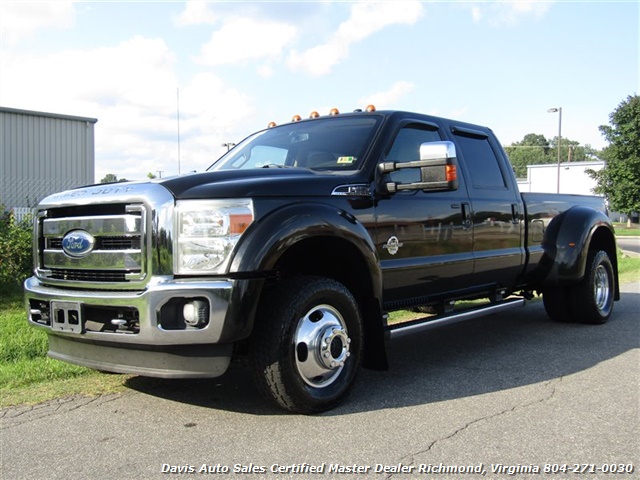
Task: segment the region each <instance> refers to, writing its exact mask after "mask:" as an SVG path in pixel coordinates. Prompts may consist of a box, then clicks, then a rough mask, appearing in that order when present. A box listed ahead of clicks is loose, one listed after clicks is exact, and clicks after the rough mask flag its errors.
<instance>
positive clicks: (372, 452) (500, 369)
mask: <svg viewBox="0 0 640 480" xmlns="http://www.w3.org/2000/svg"><path fill="white" fill-rule="evenodd" d="M638 311H640V284H638V283H633V284H628V285H624V286H623V297H622V300H621V301H620V302H617V304H616V305H615V311H614V315H613V317H612V319H611V320H610V321H609V323H607V324H605V325H600V326H588V325H578V324H558V323H553V322H551V321H550V320H548V319H547V317H546V315H545V313H544V309H543V307H542V302H541V301H534V302H530V303H529V304H528V305H527V306H526V307H524V308H522V309H518V310H515V311H510V312H505V313H502V314H497V315H493V316H491V317H487V318H483V319H477V320H472V321H470V322H467V323H463V324H457V325H452V326H449V327H444V328H442V329H440V330H435V331H430V332H425V333H424V334H421V335H414V336H410V337H405V338H401V339H399V340H395V341H394V342H393V343H391V344H390V345H389V360H390V363H391V368H390V369H389V370H388V371H385V372H375V371H368V370H362V371H361V372H360V375H359V377H358V382H357V384H356V386H355V388H354V390H353V392H352V394H351V396H350V397H349V399H348V401H347V402H346V403H345V404H344V405H342V406H341V407H339V408H337V409H335V410H332V411H330V412H327V413H324V414H321V415H316V416H301V415H290V414H286V413H282V412H280V411H279V410H277V409H275V408H272V407H271V406H269V405H267V404H266V403H264V401H263V400H262V399H261V398H260V397H259V396H258V394H257V392H256V390H255V388H254V387H253V385H252V383H251V377H250V374H249V372H248V370H247V368H246V367H245V366H244V365H242V364H235V365H233V367H232V369H231V371H230V372H229V373H228V374H226V375H225V376H224V377H222V378H220V379H213V380H207V381H203V380H199V381H175V380H173V381H168V380H166V381H164V380H157V379H147V378H141V377H135V378H133V379H131V380H130V381H129V382H128V389H127V390H126V391H125V392H124V393H121V394H115V395H105V396H100V397H93V398H86V397H71V398H63V399H60V400H57V401H53V402H48V403H45V404H41V405H37V406H34V407H11V408H6V409H3V410H1V411H0V447H1V451H0V454H1V459H0V460H1V469H0V478H2V479H11V480H18V479H29V480H34V479H76V478H77V479H80V478H81V479H105V478H108V479H163V478H171V479H174V478H175V479H178V478H179V479H183V478H190V479H193V478H196V479H234V480H235V479H255V480H259V479H276V478H279V479H310V478H311V479H318V480H321V479H330V478H336V479H369V478H372V479H414V478H420V479H454V478H455V479H464V480H466V479H481V478H482V479H492V478H496V479H498V478H499V479H512V478H515V479H548V478H557V479H560V478H581V479H582V478H586V479H601V478H607V479H623V478H624V479H626V478H637V477H639V476H640V474H639V470H640V446H639V445H640V443H639V442H638V439H640V400H639V399H640V348H639V347H640V328H639V318H638ZM614 471H615V473H612V472H614Z"/></svg>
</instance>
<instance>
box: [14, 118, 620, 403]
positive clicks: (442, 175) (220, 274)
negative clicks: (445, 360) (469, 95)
mask: <svg viewBox="0 0 640 480" xmlns="http://www.w3.org/2000/svg"><path fill="white" fill-rule="evenodd" d="M34 228H35V245H34V256H35V270H34V276H33V277H31V278H29V279H28V280H27V281H26V282H25V292H26V307H27V310H28V315H29V322H30V323H31V324H32V325H33V326H34V327H38V328H41V329H44V330H45V331H46V332H47V333H48V334H49V348H50V350H49V355H50V356H51V357H53V358H57V359H60V360H64V361H68V362H72V363H76V364H80V365H85V366H88V367H92V368H95V369H99V370H103V371H110V372H120V373H133V374H139V375H143V376H157V377H164V378H197V377H216V376H220V375H222V374H223V373H224V372H225V371H226V370H227V368H228V366H229V363H230V360H231V358H232V357H234V356H244V357H248V358H249V359H250V363H251V365H252V368H253V370H254V372H255V378H256V382H257V385H258V386H259V388H260V389H261V390H262V391H263V392H264V393H265V394H266V395H267V397H268V398H270V399H271V400H273V401H275V402H276V404H278V405H279V406H281V407H283V408H284V409H287V410H290V411H294V412H302V413H313V412H319V411H323V410H327V409H329V408H332V407H334V406H335V405H337V404H338V403H339V402H340V401H342V400H343V399H344V397H345V396H346V395H347V393H348V391H349V389H350V387H351V385H352V384H353V382H354V379H355V377H356V373H357V371H358V370H359V368H360V367H361V365H363V366H364V367H368V368H378V369H383V368H386V366H387V359H386V354H385V342H386V341H388V340H390V339H393V338H394V337H396V336H399V335H409V334H411V335H414V334H417V333H418V332H421V331H423V330H426V329H429V328H433V327H435V326H439V325H443V324H447V323H451V322H457V321H461V320H467V319H472V318H476V317H479V316H481V315H487V314H491V313H494V312H498V311H502V310H505V309H511V308H515V307H520V306H522V305H524V303H525V302H526V300H529V299H531V298H532V297H533V296H534V295H536V294H542V297H543V302H544V306H545V309H546V311H547V313H548V314H549V316H550V317H551V318H552V319H553V320H555V321H560V322H585V323H592V324H598V323H604V322H606V321H607V320H608V319H609V317H610V315H611V312H612V309H613V304H614V301H615V300H618V299H619V289H618V282H617V277H618V274H617V263H616V243H615V238H614V234H613V228H612V226H611V223H610V222H609V220H608V218H607V215H606V212H605V206H604V204H603V201H602V199H598V198H595V197H588V196H570V195H551V194H521V193H520V192H519V191H518V187H517V184H516V179H515V177H514V173H513V169H512V168H511V166H510V164H509V161H508V158H507V156H506V154H505V152H504V151H503V149H502V148H501V146H500V143H499V142H498V140H497V139H496V137H495V136H494V134H493V132H492V131H491V130H490V129H488V128H486V127H482V126H478V125H471V124H468V123H462V122H458V121H455V120H448V119H444V118H437V117H432V116H426V115H421V114H417V113H409V112H400V111H375V109H374V108H367V109H366V110H365V111H360V110H358V111H355V112H351V113H347V114H339V113H337V112H332V114H331V115H328V116H319V115H317V114H315V113H314V114H313V115H312V116H311V117H310V118H308V119H304V120H301V119H299V118H295V119H294V121H292V122H290V123H287V124H283V125H280V126H275V125H270V127H269V128H267V129H265V130H263V131H259V132H257V133H255V134H253V135H251V136H249V137H248V138H246V139H245V140H244V141H242V142H241V143H240V144H238V145H237V146H235V147H234V148H233V149H232V150H231V151H229V152H228V153H227V154H225V155H224V156H223V157H221V158H220V159H219V160H218V161H216V162H215V163H214V164H213V165H212V166H211V167H210V168H209V169H208V171H207V172H203V173H192V174H188V175H182V176H177V177H173V178H167V179H156V180H152V181H146V182H131V183H117V184H108V185H95V186H89V187H83V188H79V189H75V190H70V191H66V192H62V193H58V194H55V195H51V196H49V197H48V198H46V199H44V200H43V201H42V202H41V203H40V205H39V206H38V209H37V214H36V217H35V227H34ZM482 299H484V301H482ZM461 300H465V301H464V302H460V301H461ZM468 300H473V301H468ZM456 302H458V303H456ZM459 305H466V308H462V309H461V308H459ZM397 310H414V311H420V312H424V314H423V315H421V316H419V317H420V318H417V319H414V320H411V321H409V322H405V323H394V322H389V313H390V312H393V311H397Z"/></svg>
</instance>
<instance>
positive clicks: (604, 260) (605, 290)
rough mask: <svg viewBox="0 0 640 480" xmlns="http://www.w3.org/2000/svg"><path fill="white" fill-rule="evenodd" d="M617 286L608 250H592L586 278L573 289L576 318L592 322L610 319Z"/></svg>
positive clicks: (572, 300)
mask: <svg viewBox="0 0 640 480" xmlns="http://www.w3.org/2000/svg"><path fill="white" fill-rule="evenodd" d="M615 287H616V285H615V275H614V272H613V266H612V265H611V260H610V259H609V255H608V254H607V252H605V251H603V250H599V251H594V252H590V253H589V257H588V258H587V268H586V271H585V274H584V278H583V279H582V281H581V282H580V283H579V284H578V285H576V286H574V287H573V288H572V289H571V307H572V310H573V312H574V315H575V317H576V319H577V320H578V321H579V322H582V323H591V324H599V323H605V322H606V321H607V320H609V317H610V316H611V312H612V311H613V301H614V296H615Z"/></svg>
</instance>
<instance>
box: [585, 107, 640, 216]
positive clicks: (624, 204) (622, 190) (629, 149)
mask: <svg viewBox="0 0 640 480" xmlns="http://www.w3.org/2000/svg"><path fill="white" fill-rule="evenodd" d="M599 128H600V132H601V133H602V134H603V135H604V137H605V139H606V140H607V141H608V142H609V146H608V147H606V148H605V149H604V151H603V153H602V156H603V158H604V160H605V161H606V165H605V168H604V169H602V170H600V171H598V172H594V171H590V172H589V174H590V175H591V177H592V178H595V180H596V182H597V184H598V185H597V187H596V188H595V190H594V192H595V193H599V194H603V195H605V197H607V199H608V200H609V205H610V207H611V209H612V210H613V211H617V212H621V213H625V214H627V215H630V214H633V213H635V212H639V211H640V97H639V96H638V95H634V96H631V95H630V96H628V97H627V99H626V100H624V101H623V102H621V103H620V104H619V105H618V107H617V108H616V109H615V110H614V111H613V112H612V113H611V114H610V115H609V125H601V126H600V127H599Z"/></svg>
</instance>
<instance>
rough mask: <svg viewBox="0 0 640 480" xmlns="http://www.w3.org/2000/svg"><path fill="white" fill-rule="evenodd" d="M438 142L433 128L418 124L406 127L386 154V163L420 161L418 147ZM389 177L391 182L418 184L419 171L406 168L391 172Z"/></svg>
mask: <svg viewBox="0 0 640 480" xmlns="http://www.w3.org/2000/svg"><path fill="white" fill-rule="evenodd" d="M440 140H441V138H440V135H439V134H438V131H437V130H434V129H433V128H429V127H428V126H426V125H419V124H411V125H408V126H406V127H404V128H402V130H400V131H399V132H398V135H397V136H396V138H395V140H394V141H393V144H392V145H391V148H390V149H389V153H387V156H386V161H388V162H398V163H400V162H413V161H415V160H420V145H422V144H423V143H427V142H438V141H440ZM390 176H391V180H392V181H394V182H398V183H412V182H419V181H420V169H418V168H407V169H404V170H399V171H397V172H392V173H391V174H390Z"/></svg>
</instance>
